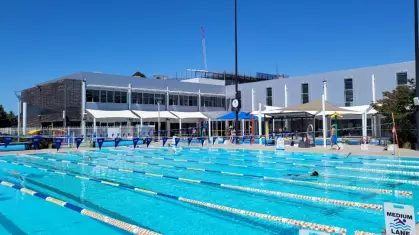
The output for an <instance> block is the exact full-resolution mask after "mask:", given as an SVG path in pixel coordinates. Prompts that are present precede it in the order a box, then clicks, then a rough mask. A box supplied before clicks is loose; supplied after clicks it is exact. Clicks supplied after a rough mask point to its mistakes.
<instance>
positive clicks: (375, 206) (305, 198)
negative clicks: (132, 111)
mask: <svg viewBox="0 0 419 235" xmlns="http://www.w3.org/2000/svg"><path fill="white" fill-rule="evenodd" d="M57 162H60V160H59V159H57ZM8 163H11V164H13V163H16V164H17V165H21V166H23V165H24V164H23V163H17V162H12V161H8ZM71 163H72V164H76V162H74V161H71ZM89 166H91V167H96V164H89ZM33 168H35V169H36V168H37V167H35V166H33ZM109 169H111V170H119V169H120V168H113V167H112V168H109ZM48 171H49V172H53V173H57V170H48ZM133 172H134V173H137V174H143V175H148V176H152V177H162V178H169V179H173V180H178V181H184V182H188V183H195V184H196V183H197V184H203V185H211V186H215V187H219V188H228V189H235V190H239V191H247V192H256V193H261V194H268V195H275V196H279V197H285V198H293V199H300V200H303V201H314V202H321V203H325V204H334V205H340V206H348V207H355V208H356V207H358V208H362V209H369V210H379V211H381V210H382V209H383V208H382V206H381V205H378V204H369V203H361V202H353V201H345V200H337V199H329V198H322V197H314V196H307V195H301V194H292V193H285V192H280V191H272V190H264V189H258V188H250V187H242V186H237V185H229V184H220V183H216V182H210V181H203V180H196V179H188V178H181V177H177V176H171V175H159V174H154V173H149V172H146V171H137V170H133ZM101 183H103V184H107V185H113V184H115V183H113V182H110V181H101ZM113 186H119V185H113Z"/></svg>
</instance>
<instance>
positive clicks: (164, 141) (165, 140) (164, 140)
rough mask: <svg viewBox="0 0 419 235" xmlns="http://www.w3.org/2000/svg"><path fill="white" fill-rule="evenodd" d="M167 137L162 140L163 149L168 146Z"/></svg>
mask: <svg viewBox="0 0 419 235" xmlns="http://www.w3.org/2000/svg"><path fill="white" fill-rule="evenodd" d="M167 139H168V138H167V137H164V138H163V139H162V140H163V147H164V146H165V145H166V142H167Z"/></svg>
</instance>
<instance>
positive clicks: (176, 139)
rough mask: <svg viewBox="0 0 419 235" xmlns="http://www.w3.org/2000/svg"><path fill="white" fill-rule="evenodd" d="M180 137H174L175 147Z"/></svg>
mask: <svg viewBox="0 0 419 235" xmlns="http://www.w3.org/2000/svg"><path fill="white" fill-rule="evenodd" d="M179 140H180V138H175V146H176V147H177V144H178V143H179Z"/></svg>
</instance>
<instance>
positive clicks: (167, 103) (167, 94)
mask: <svg viewBox="0 0 419 235" xmlns="http://www.w3.org/2000/svg"><path fill="white" fill-rule="evenodd" d="M169 95H170V94H169V87H166V111H169Z"/></svg>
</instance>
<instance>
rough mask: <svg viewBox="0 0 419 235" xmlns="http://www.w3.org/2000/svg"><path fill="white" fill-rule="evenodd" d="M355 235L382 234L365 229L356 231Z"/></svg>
mask: <svg viewBox="0 0 419 235" xmlns="http://www.w3.org/2000/svg"><path fill="white" fill-rule="evenodd" d="M354 235H382V234H381V233H369V232H363V231H355V233H354Z"/></svg>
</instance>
